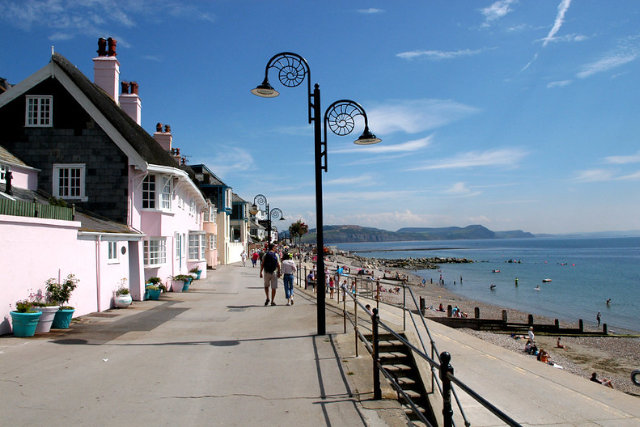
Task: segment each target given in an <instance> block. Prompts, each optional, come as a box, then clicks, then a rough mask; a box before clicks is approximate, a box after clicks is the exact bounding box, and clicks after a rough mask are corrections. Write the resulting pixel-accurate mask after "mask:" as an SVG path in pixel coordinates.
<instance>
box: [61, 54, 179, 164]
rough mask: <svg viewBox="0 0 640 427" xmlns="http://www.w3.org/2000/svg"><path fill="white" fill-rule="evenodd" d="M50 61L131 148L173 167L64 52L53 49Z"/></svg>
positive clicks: (145, 156)
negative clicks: (55, 51) (54, 51)
mask: <svg viewBox="0 0 640 427" xmlns="http://www.w3.org/2000/svg"><path fill="white" fill-rule="evenodd" d="M51 62H52V63H54V64H56V65H58V66H59V67H60V68H61V69H62V71H64V72H65V74H67V76H69V78H70V79H71V80H72V81H73V83H75V85H76V86H77V87H78V88H79V89H80V90H81V91H82V93H83V94H84V95H85V96H86V97H87V98H89V100H90V101H91V102H92V103H93V105H95V106H96V107H97V108H98V110H100V112H101V113H102V114H103V115H104V116H105V117H106V118H107V119H108V120H109V122H111V124H112V125H113V126H114V127H115V128H116V130H117V131H118V132H119V133H120V134H121V135H122V136H123V137H124V138H125V139H126V140H127V142H128V143H129V144H131V146H132V147H133V149H134V150H135V151H136V152H137V153H138V154H140V156H141V157H142V158H143V159H144V160H145V161H146V162H147V163H152V164H155V165H161V166H170V167H175V168H177V167H178V166H179V165H178V163H177V162H176V161H175V159H174V158H173V157H171V155H169V153H167V152H166V151H165V150H164V149H163V148H162V147H161V146H160V144H158V143H157V142H156V140H155V139H153V137H152V136H151V135H149V134H148V133H147V132H146V131H145V130H144V129H143V128H142V127H141V126H140V125H138V123H136V122H135V121H134V120H133V119H132V118H131V117H129V115H128V114H127V113H125V112H124V110H122V108H120V107H119V106H118V105H117V104H116V103H115V102H114V101H113V99H111V97H110V96H109V95H107V93H106V92H105V91H104V90H102V88H100V87H99V86H98V85H96V84H94V83H92V82H91V81H90V80H89V79H88V78H87V77H86V76H85V75H84V74H82V72H80V70H78V68H77V67H76V66H75V65H73V64H71V62H69V61H68V60H67V59H66V58H65V57H64V56H62V55H60V54H59V53H54V54H53V55H52V56H51Z"/></svg>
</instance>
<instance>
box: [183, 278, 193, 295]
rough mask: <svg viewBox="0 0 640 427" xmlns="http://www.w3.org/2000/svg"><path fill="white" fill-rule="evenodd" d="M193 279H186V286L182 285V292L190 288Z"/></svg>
mask: <svg viewBox="0 0 640 427" xmlns="http://www.w3.org/2000/svg"><path fill="white" fill-rule="evenodd" d="M192 280H193V279H187V280H185V281H184V286H182V292H185V291H188V290H189V286H191V281H192Z"/></svg>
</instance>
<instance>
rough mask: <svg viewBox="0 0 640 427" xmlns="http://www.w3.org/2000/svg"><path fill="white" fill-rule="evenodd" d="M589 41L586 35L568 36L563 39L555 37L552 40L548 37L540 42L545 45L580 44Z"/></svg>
mask: <svg viewBox="0 0 640 427" xmlns="http://www.w3.org/2000/svg"><path fill="white" fill-rule="evenodd" d="M586 40H589V37H587V36H585V35H584V34H567V35H564V36H562V37H554V38H552V39H548V38H547V37H545V38H543V39H541V40H539V41H542V42H544V43H547V44H548V43H578V42H583V41H586Z"/></svg>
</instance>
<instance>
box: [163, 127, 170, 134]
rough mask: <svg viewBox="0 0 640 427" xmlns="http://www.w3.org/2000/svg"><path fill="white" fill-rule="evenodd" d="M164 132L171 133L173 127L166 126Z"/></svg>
mask: <svg viewBox="0 0 640 427" xmlns="http://www.w3.org/2000/svg"><path fill="white" fill-rule="evenodd" d="M164 131H165V132H167V133H169V132H171V125H164Z"/></svg>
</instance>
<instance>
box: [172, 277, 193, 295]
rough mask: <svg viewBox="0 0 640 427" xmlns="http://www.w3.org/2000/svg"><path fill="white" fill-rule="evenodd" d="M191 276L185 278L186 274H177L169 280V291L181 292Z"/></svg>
mask: <svg viewBox="0 0 640 427" xmlns="http://www.w3.org/2000/svg"><path fill="white" fill-rule="evenodd" d="M189 277H191V276H187V275H186V274H178V275H176V276H173V277H172V278H171V290H172V291H173V292H182V288H184V284H185V282H186V281H187V280H188V278H189Z"/></svg>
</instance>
